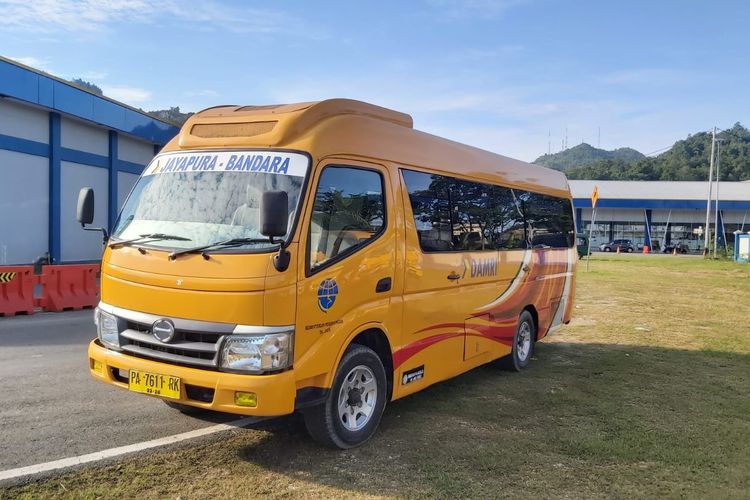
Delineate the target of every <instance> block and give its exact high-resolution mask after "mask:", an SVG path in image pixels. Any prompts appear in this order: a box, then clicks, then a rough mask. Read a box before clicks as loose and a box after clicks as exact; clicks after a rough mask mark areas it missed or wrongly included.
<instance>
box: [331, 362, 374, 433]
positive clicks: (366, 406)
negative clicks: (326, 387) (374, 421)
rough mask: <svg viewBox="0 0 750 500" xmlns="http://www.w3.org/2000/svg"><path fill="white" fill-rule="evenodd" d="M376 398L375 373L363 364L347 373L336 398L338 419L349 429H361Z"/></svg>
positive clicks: (367, 420) (369, 414)
mask: <svg viewBox="0 0 750 500" xmlns="http://www.w3.org/2000/svg"><path fill="white" fill-rule="evenodd" d="M377 400H378V383H377V381H376V380H375V374H374V373H373V372H372V370H370V368H368V367H367V366H365V365H358V366H355V367H354V368H352V369H351V371H349V373H347V375H346V377H345V378H344V383H342V384H341V389H340V390H339V398H338V413H339V421H340V422H341V424H342V425H343V426H344V428H346V429H348V430H350V431H358V430H360V429H362V428H363V427H364V426H365V425H367V423H368V422H369V421H370V417H372V414H373V412H374V411H375V404H376V403H377Z"/></svg>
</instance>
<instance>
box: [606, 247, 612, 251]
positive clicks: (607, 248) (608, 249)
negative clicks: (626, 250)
mask: <svg viewBox="0 0 750 500" xmlns="http://www.w3.org/2000/svg"><path fill="white" fill-rule="evenodd" d="M604 251H605V252H611V251H612V249H611V248H609V247H604Z"/></svg>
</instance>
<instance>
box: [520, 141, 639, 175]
mask: <svg viewBox="0 0 750 500" xmlns="http://www.w3.org/2000/svg"><path fill="white" fill-rule="evenodd" d="M642 158H645V156H644V155H643V154H642V153H639V152H638V151H636V150H635V149H631V148H620V149H615V150H614V151H607V150H606V149H598V148H595V147H593V146H591V145H590V144H586V143H585V142H584V143H581V144H579V145H578V146H574V147H572V148H570V149H566V150H565V151H560V152H559V153H553V154H549V155H542V156H540V157H539V158H537V159H536V160H534V163H536V164H537V165H543V166H545V167H549V168H554V169H555V170H568V169H569V168H572V167H580V166H583V165H591V164H593V163H596V162H597V161H600V160H615V161H618V160H622V161H625V162H630V161H633V160H640V159H642Z"/></svg>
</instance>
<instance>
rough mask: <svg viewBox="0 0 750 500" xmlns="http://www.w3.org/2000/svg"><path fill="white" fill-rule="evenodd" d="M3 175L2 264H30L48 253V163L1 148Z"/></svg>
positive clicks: (0, 187)
mask: <svg viewBox="0 0 750 500" xmlns="http://www.w3.org/2000/svg"><path fill="white" fill-rule="evenodd" d="M0 116H2V113H0ZM0 173H1V174H2V182H0V265H13V264H28V263H29V262H31V261H33V260H34V259H36V258H37V257H39V256H40V255H42V254H44V253H45V252H47V250H48V243H49V224H48V223H49V160H48V159H47V158H43V157H41V156H33V155H27V154H24V153H16V152H15V151H6V150H4V149H0Z"/></svg>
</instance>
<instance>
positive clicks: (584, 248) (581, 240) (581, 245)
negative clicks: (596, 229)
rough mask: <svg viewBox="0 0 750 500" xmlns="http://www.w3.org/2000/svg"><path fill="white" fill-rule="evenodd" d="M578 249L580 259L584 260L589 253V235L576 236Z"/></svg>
mask: <svg viewBox="0 0 750 500" xmlns="http://www.w3.org/2000/svg"><path fill="white" fill-rule="evenodd" d="M576 249H577V250H578V258H579V259H580V258H582V257H583V256H584V255H586V252H588V251H589V235H588V234H585V233H578V234H576Z"/></svg>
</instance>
